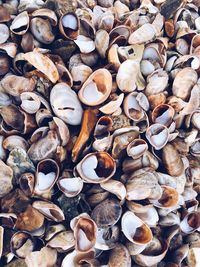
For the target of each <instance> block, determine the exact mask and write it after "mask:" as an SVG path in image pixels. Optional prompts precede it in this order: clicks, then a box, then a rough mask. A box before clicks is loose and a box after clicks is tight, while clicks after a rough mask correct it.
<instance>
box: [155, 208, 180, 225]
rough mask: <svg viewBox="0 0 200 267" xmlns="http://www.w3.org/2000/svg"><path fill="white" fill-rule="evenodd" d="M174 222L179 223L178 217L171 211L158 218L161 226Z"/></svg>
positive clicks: (173, 223) (174, 223)
mask: <svg viewBox="0 0 200 267" xmlns="http://www.w3.org/2000/svg"><path fill="white" fill-rule="evenodd" d="M176 224H178V225H179V224H180V217H179V216H178V215H177V214H175V213H173V212H170V213H168V214H167V215H166V216H164V217H160V219H159V225H161V226H166V227H168V226H172V225H176Z"/></svg>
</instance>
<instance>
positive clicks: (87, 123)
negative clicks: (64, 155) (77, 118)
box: [72, 109, 97, 162]
mask: <svg viewBox="0 0 200 267" xmlns="http://www.w3.org/2000/svg"><path fill="white" fill-rule="evenodd" d="M96 113H97V112H96V111H95V110H90V109H86V110H85V111H84V113H83V119H82V127H81V131H80V134H79V136H78V138H77V140H76V142H75V144H74V147H73V149H72V161H73V162H76V161H77V159H78V157H79V155H80V153H81V152H82V150H83V149H84V147H85V145H86V143H87V141H88V140H89V138H90V135H91V133H92V131H93V129H94V127H95V124H96V122H97V117H96Z"/></svg>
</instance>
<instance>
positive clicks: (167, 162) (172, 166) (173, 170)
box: [162, 144, 184, 176]
mask: <svg viewBox="0 0 200 267" xmlns="http://www.w3.org/2000/svg"><path fill="white" fill-rule="evenodd" d="M162 160H163V164H164V166H165V168H166V170H167V172H168V174H169V175H172V176H179V175H181V174H182V173H183V171H184V165H183V161H182V159H181V157H180V155H179V153H178V151H177V149H176V148H175V147H174V145H172V144H166V145H165V146H164V147H163V149H162Z"/></svg>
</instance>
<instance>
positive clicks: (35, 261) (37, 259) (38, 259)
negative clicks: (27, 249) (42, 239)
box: [25, 247, 57, 267]
mask: <svg viewBox="0 0 200 267" xmlns="http://www.w3.org/2000/svg"><path fill="white" fill-rule="evenodd" d="M56 261H57V251H56V250H55V249H52V248H48V247H43V248H42V249H41V250H39V251H33V252H31V253H30V254H29V255H27V257H26V258H25V262H26V264H27V267H32V266H41V263H42V262H45V265H44V266H45V267H47V266H48V267H53V266H55V264H56Z"/></svg>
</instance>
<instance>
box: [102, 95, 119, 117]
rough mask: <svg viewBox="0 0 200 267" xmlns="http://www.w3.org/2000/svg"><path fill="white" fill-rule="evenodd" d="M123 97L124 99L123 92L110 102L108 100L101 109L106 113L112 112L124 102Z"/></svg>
mask: <svg viewBox="0 0 200 267" xmlns="http://www.w3.org/2000/svg"><path fill="white" fill-rule="evenodd" d="M123 99H124V94H123V93H121V94H120V95H119V96H118V97H117V99H115V100H111V101H110V102H108V103H107V104H105V105H104V106H102V107H101V108H100V109H99V110H100V111H101V112H102V113H104V114H112V113H114V112H116V111H117V110H118V109H119V108H120V106H121V104H122V102H123Z"/></svg>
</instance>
